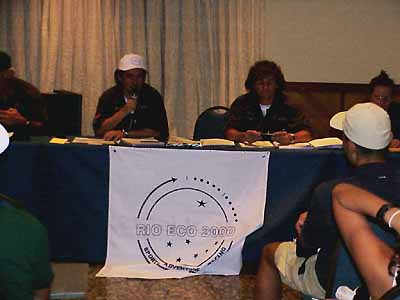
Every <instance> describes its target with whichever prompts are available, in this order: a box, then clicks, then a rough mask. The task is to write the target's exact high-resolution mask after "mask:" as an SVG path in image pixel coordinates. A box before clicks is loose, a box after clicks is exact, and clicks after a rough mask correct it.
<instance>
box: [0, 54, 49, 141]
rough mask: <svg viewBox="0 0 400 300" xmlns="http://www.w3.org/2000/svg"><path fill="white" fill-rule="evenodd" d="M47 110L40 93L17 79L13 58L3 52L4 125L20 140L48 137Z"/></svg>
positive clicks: (0, 98) (0, 93) (0, 105)
mask: <svg viewBox="0 0 400 300" xmlns="http://www.w3.org/2000/svg"><path fill="white" fill-rule="evenodd" d="M45 121H46V109H45V105H44V102H43V99H42V97H41V95H40V92H39V90H38V89H37V88H36V87H34V86H33V85H31V84H30V83H28V82H25V81H23V80H21V79H19V78H16V77H15V74H14V69H12V68H11V57H10V56H9V55H8V54H7V53H5V52H2V51H0V123H1V124H2V125H3V126H4V127H5V128H6V129H7V131H9V132H14V134H15V137H16V138H17V139H24V138H27V137H29V136H31V135H44V134H45V130H44V122H45Z"/></svg>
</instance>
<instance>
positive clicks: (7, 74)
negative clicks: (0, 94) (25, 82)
mask: <svg viewBox="0 0 400 300" xmlns="http://www.w3.org/2000/svg"><path fill="white" fill-rule="evenodd" d="M14 76H15V69H14V68H9V69H8V70H7V71H5V73H4V77H5V78H7V79H10V78H13V77H14Z"/></svg>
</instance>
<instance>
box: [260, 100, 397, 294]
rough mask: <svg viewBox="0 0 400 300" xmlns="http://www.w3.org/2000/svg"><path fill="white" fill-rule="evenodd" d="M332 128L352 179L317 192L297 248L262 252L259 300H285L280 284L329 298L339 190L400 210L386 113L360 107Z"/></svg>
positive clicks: (302, 219)
mask: <svg viewBox="0 0 400 300" xmlns="http://www.w3.org/2000/svg"><path fill="white" fill-rule="evenodd" d="M330 125H331V127H333V128H335V129H338V130H342V131H343V133H344V134H343V146H344V152H345V154H346V157H347V159H348V161H349V162H350V163H351V164H352V165H353V166H354V167H355V170H354V174H353V176H351V177H349V178H345V179H338V180H332V181H327V182H324V183H322V184H320V185H319V186H318V187H317V188H316V189H315V190H314V192H313V195H312V198H311V199H310V202H309V207H308V210H307V211H306V212H304V213H302V214H300V216H299V218H298V221H297V223H296V226H295V229H296V233H297V240H296V242H283V243H270V244H267V245H266V246H265V247H264V249H263V253H262V257H261V261H260V266H259V270H258V274H257V280H256V289H255V298H256V299H257V300H260V299H281V284H282V282H283V283H284V284H286V285H288V286H290V287H291V288H293V289H296V290H298V291H300V292H301V293H303V294H307V295H310V296H312V297H315V298H319V299H323V298H325V296H326V290H327V287H328V284H329V282H328V274H329V269H330V266H331V257H332V256H333V254H334V251H335V249H336V242H337V239H338V236H339V235H338V231H337V227H336V224H335V221H334V219H333V213H332V189H333V188H334V187H335V185H337V184H338V183H349V184H353V185H356V186H359V187H361V188H363V189H365V190H367V191H369V192H371V193H373V194H376V195H377V196H379V197H382V198H384V199H386V200H388V201H391V202H393V203H397V204H400V174H399V172H398V171H397V170H395V169H394V168H392V167H391V166H390V165H389V164H387V163H386V153H387V147H388V145H389V143H390V141H391V140H392V132H391V127H390V119H389V116H388V114H387V113H386V111H385V110H383V109H382V108H380V107H379V106H377V105H375V104H373V103H363V104H357V105H355V106H354V107H352V108H351V109H350V110H349V111H347V112H340V113H338V114H336V115H335V116H334V117H333V118H332V119H331V121H330ZM385 234H387V233H385ZM352 288H355V287H352Z"/></svg>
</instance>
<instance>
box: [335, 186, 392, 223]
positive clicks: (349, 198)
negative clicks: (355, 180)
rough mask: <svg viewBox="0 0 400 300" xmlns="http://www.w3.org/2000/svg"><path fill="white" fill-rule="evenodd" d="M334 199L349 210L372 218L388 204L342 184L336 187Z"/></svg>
mask: <svg viewBox="0 0 400 300" xmlns="http://www.w3.org/2000/svg"><path fill="white" fill-rule="evenodd" d="M332 199H333V201H334V202H336V203H337V204H339V205H341V206H342V207H344V208H346V209H348V210H351V211H353V212H356V213H359V214H362V215H366V216H370V217H375V215H376V213H377V211H378V210H379V208H380V207H381V206H382V205H384V204H387V203H388V202H387V201H385V200H383V199H382V198H379V197H377V196H375V195H374V194H371V193H370V192H367V191H365V190H363V189H361V188H358V187H356V186H354V185H351V184H347V183H340V184H338V185H337V186H335V187H334V189H333V191H332Z"/></svg>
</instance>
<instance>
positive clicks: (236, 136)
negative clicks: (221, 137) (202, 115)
mask: <svg viewBox="0 0 400 300" xmlns="http://www.w3.org/2000/svg"><path fill="white" fill-rule="evenodd" d="M225 138H227V139H228V140H231V141H235V142H245V141H246V133H245V132H241V131H239V130H237V129H234V128H229V129H227V130H226V131H225Z"/></svg>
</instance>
